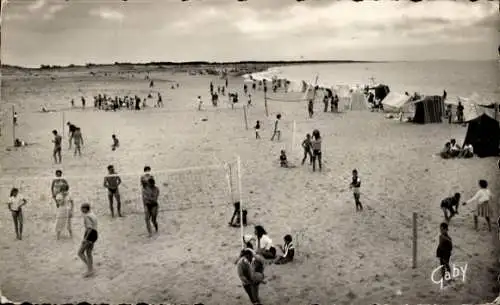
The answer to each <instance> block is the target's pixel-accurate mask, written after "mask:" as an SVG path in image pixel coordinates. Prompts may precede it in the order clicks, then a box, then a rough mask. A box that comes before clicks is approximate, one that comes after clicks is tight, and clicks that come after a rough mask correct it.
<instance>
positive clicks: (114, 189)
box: [103, 165, 123, 218]
mask: <svg viewBox="0 0 500 305" xmlns="http://www.w3.org/2000/svg"><path fill="white" fill-rule="evenodd" d="M121 183H122V179H121V178H120V176H118V175H117V174H116V172H115V167H114V166H113V165H108V175H107V176H106V177H104V183H103V185H104V187H105V188H107V189H108V202H109V210H110V211H111V217H112V218H114V217H115V210H114V208H113V198H114V199H116V209H117V211H118V217H123V215H122V212H121V206H122V203H121V200H120V190H119V187H120V184H121Z"/></svg>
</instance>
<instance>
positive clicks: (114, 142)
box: [111, 134, 120, 151]
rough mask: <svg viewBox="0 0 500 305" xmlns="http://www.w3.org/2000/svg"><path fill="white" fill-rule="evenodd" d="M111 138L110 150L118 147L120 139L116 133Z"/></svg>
mask: <svg viewBox="0 0 500 305" xmlns="http://www.w3.org/2000/svg"><path fill="white" fill-rule="evenodd" d="M111 139H112V140H113V145H111V150H112V151H115V150H116V149H117V148H118V147H120V141H119V140H118V138H117V137H116V135H115V134H114V135H112V136H111Z"/></svg>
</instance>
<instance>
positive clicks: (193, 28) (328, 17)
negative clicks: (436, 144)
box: [1, 0, 500, 67]
mask: <svg viewBox="0 0 500 305" xmlns="http://www.w3.org/2000/svg"><path fill="white" fill-rule="evenodd" d="M498 5H499V4H498V1H478V2H475V3H472V2H469V1H461V0H458V1H446V0H443V1H440V0H434V1H422V2H419V3H414V2H411V1H378V2H375V1H363V2H358V3H356V2H352V1H348V0H344V1H339V0H306V1H303V2H297V1H295V0H248V1H246V2H238V1H236V0H190V1H187V2H182V1H181V0H128V1H126V2H124V1H120V0H68V1H65V0H8V2H7V3H6V4H5V5H4V7H3V10H2V31H1V35H2V37H1V39H2V40H1V42H2V43H1V61H2V63H3V64H11V65H19V66H26V67H39V66H40V65H41V64H50V65H69V64H86V63H98V64H100V63H114V62H150V61H175V62H180V61H240V60H258V61H265V60H366V61H377V60H381V61H392V60H394V61H395V60H407V61H421V60H443V59H446V60H490V59H495V58H497V56H498V46H499V44H500V37H499V36H500V15H499V7H498Z"/></svg>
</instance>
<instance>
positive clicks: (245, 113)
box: [243, 105, 248, 130]
mask: <svg viewBox="0 0 500 305" xmlns="http://www.w3.org/2000/svg"><path fill="white" fill-rule="evenodd" d="M243 117H244V119H245V128H246V130H248V119H247V106H246V105H243Z"/></svg>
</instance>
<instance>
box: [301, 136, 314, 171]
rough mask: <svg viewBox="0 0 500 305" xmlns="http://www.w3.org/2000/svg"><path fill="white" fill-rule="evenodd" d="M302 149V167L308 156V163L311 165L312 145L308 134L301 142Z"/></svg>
mask: <svg viewBox="0 0 500 305" xmlns="http://www.w3.org/2000/svg"><path fill="white" fill-rule="evenodd" d="M302 148H303V149H304V158H303V159H302V165H304V163H305V162H306V159H307V156H309V161H310V163H311V164H312V162H313V155H312V153H311V148H312V144H311V135H310V134H307V135H306V138H305V139H304V141H302Z"/></svg>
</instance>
